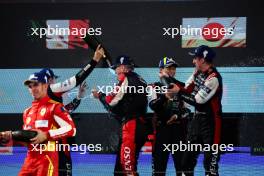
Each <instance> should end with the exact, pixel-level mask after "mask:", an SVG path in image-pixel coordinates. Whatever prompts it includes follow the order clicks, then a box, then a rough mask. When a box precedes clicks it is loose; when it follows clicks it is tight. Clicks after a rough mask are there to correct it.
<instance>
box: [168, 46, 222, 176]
mask: <svg viewBox="0 0 264 176" xmlns="http://www.w3.org/2000/svg"><path fill="white" fill-rule="evenodd" d="M189 54H190V55H192V56H193V57H194V58H193V63H194V64H195V66H196V71H195V73H194V74H193V75H191V77H190V78H189V79H188V81H187V82H186V85H185V87H182V86H180V85H179V84H174V85H173V88H172V89H171V92H177V93H179V94H180V97H181V98H182V99H183V100H184V101H185V102H187V103H188V104H190V105H193V106H194V107H195V112H194V117H193V119H192V121H191V122H190V124H189V127H188V134H187V140H188V141H190V143H191V144H203V145H204V144H209V145H210V146H212V145H220V142H221V126H222V105H221V99H222V91H223V87H222V86H223V85H222V77H221V75H220V73H219V72H218V71H217V70H216V68H215V67H214V66H213V63H212V62H213V58H214V57H215V52H214V51H213V50H212V49H211V48H209V47H208V46H205V45H201V46H199V47H198V48H196V49H195V50H194V51H193V52H190V53H189ZM199 153H200V151H187V152H185V153H184V156H183V161H182V164H183V169H184V175H193V174H194V173H193V172H194V168H195V165H196V163H197V157H198V155H199ZM219 159H220V153H219V150H218V151H213V150H212V149H211V150H210V151H204V168H205V175H206V176H211V175H219V174H218V162H219Z"/></svg>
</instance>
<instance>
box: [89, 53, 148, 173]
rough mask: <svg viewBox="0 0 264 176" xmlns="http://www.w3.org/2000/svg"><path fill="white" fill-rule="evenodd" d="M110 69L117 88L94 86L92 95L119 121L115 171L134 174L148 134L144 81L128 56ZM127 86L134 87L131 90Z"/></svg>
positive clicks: (119, 59) (122, 57)
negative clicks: (102, 89)
mask: <svg viewBox="0 0 264 176" xmlns="http://www.w3.org/2000/svg"><path fill="white" fill-rule="evenodd" d="M113 69H115V72H116V74H117V77H118V81H119V82H118V86H117V87H116V88H115V90H116V91H113V92H111V93H110V94H108V95H106V94H104V93H102V92H97V91H96V90H94V91H93V95H94V97H95V98H98V99H99V100H100V101H101V103H102V104H103V105H104V107H105V108H106V109H107V110H108V111H109V112H110V113H111V114H112V115H114V116H115V118H116V119H117V120H118V121H119V122H120V123H121V130H120V131H121V134H120V138H119V149H118V154H117V158H116V164H115V172H114V175H116V176H121V175H122V176H124V175H125V176H135V175H138V173H137V159H138V155H139V152H140V149H141V147H142V146H143V145H144V143H145V142H146V140H147V135H148V132H147V131H148V130H147V122H146V119H145V116H146V112H147V106H148V100H147V96H146V93H145V89H146V87H147V84H146V82H145V81H144V80H143V79H142V78H141V77H140V76H139V75H138V74H136V73H135V72H133V69H134V67H133V63H132V61H131V60H130V59H129V57H127V56H120V57H118V58H117V59H116V64H115V65H114V66H113ZM130 88H131V89H132V88H133V89H134V88H135V89H134V91H132V90H131V89H130ZM140 90H141V91H143V92H140Z"/></svg>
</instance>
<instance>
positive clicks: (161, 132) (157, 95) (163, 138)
mask: <svg viewBox="0 0 264 176" xmlns="http://www.w3.org/2000/svg"><path fill="white" fill-rule="evenodd" d="M176 67H178V64H177V63H176V62H175V61H174V60H173V59H170V58H167V57H165V58H163V59H161V61H160V63H159V68H160V77H161V81H160V82H156V83H154V85H153V89H152V90H153V91H152V94H151V99H150V102H149V106H150V108H151V109H152V110H153V111H154V113H155V114H154V123H153V124H154V135H155V137H154V144H153V150H152V170H153V171H152V175H153V176H165V174H166V168H167V163H168V159H169V155H170V151H164V148H165V147H164V144H179V143H180V141H181V142H182V143H185V139H186V117H187V116H189V112H190V110H189V109H187V108H185V107H184V104H183V101H182V100H180V97H179V96H178V95H177V94H173V93H165V92H166V89H167V88H168V87H167V85H169V84H170V83H176V82H177V81H176V80H175V79H174V76H175V74H176ZM157 89H158V90H159V91H158V92H157V91H156V90H157ZM163 91H164V92H163ZM182 155H183V152H181V151H173V153H172V158H173V161H174V167H175V170H176V172H177V174H176V175H177V176H181V175H182V168H181V160H182Z"/></svg>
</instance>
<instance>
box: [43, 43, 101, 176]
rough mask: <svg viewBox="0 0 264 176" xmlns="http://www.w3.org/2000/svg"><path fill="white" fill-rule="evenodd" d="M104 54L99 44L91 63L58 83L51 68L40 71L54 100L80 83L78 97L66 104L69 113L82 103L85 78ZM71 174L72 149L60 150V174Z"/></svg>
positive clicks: (49, 94)
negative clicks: (46, 79)
mask: <svg viewBox="0 0 264 176" xmlns="http://www.w3.org/2000/svg"><path fill="white" fill-rule="evenodd" d="M103 56H104V49H103V48H101V47H100V45H99V46H98V47H97V49H96V51H95V53H94V56H93V59H92V60H91V61H90V62H89V64H87V65H86V66H85V67H84V68H83V69H81V70H80V71H79V72H78V73H77V74H76V75H75V76H72V77H71V78H69V79H67V80H65V81H63V82H59V83H56V78H58V76H56V75H55V74H54V72H53V71H52V70H51V69H50V68H44V69H42V70H41V71H40V73H42V74H45V75H46V77H47V78H48V84H49V87H48V96H49V97H50V98H51V99H52V100H54V101H57V102H60V103H63V98H62V95H63V94H64V93H66V92H69V91H70V90H72V89H74V88H75V87H77V86H78V85H80V88H79V90H78V95H77V97H76V98H74V99H73V100H72V101H71V102H70V103H68V104H67V105H65V108H66V110H67V111H69V113H73V111H74V110H75V109H76V108H77V107H78V106H79V104H80V103H81V99H82V98H84V96H85V91H86V86H87V85H86V82H85V81H84V80H85V79H86V78H87V77H88V76H89V75H90V73H91V72H92V71H93V69H94V68H95V66H96V65H97V63H98V62H99V61H100V60H101V59H102V58H103ZM59 142H60V143H61V144H72V143H74V138H67V139H62V140H60V141H59ZM71 175H72V160H71V155H70V151H68V150H66V151H59V176H71Z"/></svg>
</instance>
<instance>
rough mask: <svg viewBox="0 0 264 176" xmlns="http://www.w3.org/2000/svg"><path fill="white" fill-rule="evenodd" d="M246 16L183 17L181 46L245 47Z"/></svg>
mask: <svg viewBox="0 0 264 176" xmlns="http://www.w3.org/2000/svg"><path fill="white" fill-rule="evenodd" d="M246 21H247V19H246V17H219V18H183V19H182V31H181V36H182V48H193V47H197V46H199V45H208V46H210V47H246Z"/></svg>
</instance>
